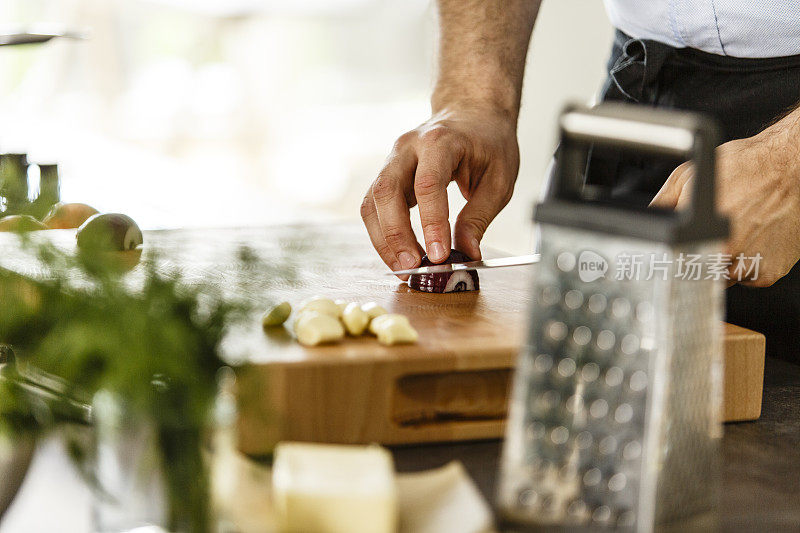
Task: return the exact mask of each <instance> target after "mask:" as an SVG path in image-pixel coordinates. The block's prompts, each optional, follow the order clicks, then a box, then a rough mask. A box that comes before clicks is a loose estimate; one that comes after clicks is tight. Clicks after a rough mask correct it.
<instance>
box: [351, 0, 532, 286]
mask: <svg viewBox="0 0 800 533" xmlns="http://www.w3.org/2000/svg"><path fill="white" fill-rule="evenodd" d="M540 1H541V0H438V2H437V5H438V8H439V26H440V30H441V31H440V38H439V71H438V75H437V79H436V87H435V89H434V92H433V96H432V97H431V109H432V116H431V118H430V119H429V120H428V121H426V122H425V123H423V124H422V125H420V126H419V127H417V128H416V129H413V130H411V131H410V132H408V133H406V134H404V135H403V136H401V137H400V139H398V141H397V142H396V143H395V145H394V149H393V150H392V152H391V154H389V158H388V160H387V161H386V165H385V166H384V167H383V170H381V172H380V174H379V175H378V179H376V180H375V182H374V183H373V184H372V186H371V187H370V189H369V191H368V192H367V195H366V196H365V198H364V202H363V203H362V204H361V217H362V218H363V219H364V224H365V225H366V227H367V230H368V232H369V236H370V239H371V240H372V244H373V245H374V246H375V249H376V250H377V251H378V253H379V254H380V256H381V258H382V259H383V261H384V262H385V263H386V264H387V265H388V266H389V267H390V268H391V269H392V270H400V269H406V268H414V267H416V266H417V265H419V263H420V260H421V258H422V254H423V253H424V251H425V250H427V253H428V257H429V258H430V259H431V261H433V262H435V263H440V262H442V261H444V260H445V259H447V257H448V255H449V254H450V248H451V247H452V245H451V234H450V222H449V210H448V207H447V185H448V184H449V183H450V182H451V181H456V182H457V183H458V187H459V189H461V194H463V195H464V198H466V199H467V205H466V206H465V207H464V209H463V210H462V211H461V213H460V214H459V215H458V219H457V220H456V223H455V247H456V248H458V249H459V250H461V251H462V252H464V253H466V254H467V255H469V256H470V257H472V258H473V259H479V258H480V256H481V250H480V247H479V245H480V241H481V238H482V237H483V233H484V232H485V231H486V227H487V226H488V225H489V223H490V222H491V221H492V220H493V219H494V217H495V216H497V213H499V212H500V210H501V209H502V208H503V207H504V206H505V205H506V204H507V203H508V201H509V200H510V198H511V193H512V192H513V190H514V181H516V178H517V171H518V170H519V148H518V146H517V116H518V114H519V104H520V93H521V91H522V78H523V73H524V70H525V57H526V55H527V52H528V43H529V41H530V36H531V31H532V30H533V23H534V21H535V20H536V15H537V13H538V11H539V4H540ZM417 204H419V214H420V219H421V221H422V230H423V233H424V237H425V249H424V250H423V248H422V247H421V246H420V245H419V244H418V242H417V238H416V237H415V236H414V232H413V231H412V230H411V219H410V217H409V209H411V208H412V207H413V206H415V205H417Z"/></svg>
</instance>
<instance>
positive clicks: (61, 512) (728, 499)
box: [0, 359, 800, 533]
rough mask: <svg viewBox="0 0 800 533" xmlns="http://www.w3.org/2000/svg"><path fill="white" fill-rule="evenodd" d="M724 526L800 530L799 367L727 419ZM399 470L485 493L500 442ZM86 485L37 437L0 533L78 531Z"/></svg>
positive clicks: (408, 459) (778, 371) (777, 365)
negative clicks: (444, 476) (455, 479)
mask: <svg viewBox="0 0 800 533" xmlns="http://www.w3.org/2000/svg"><path fill="white" fill-rule="evenodd" d="M722 448H723V456H724V473H723V483H722V488H723V495H722V503H721V513H720V514H721V519H722V525H723V531H746V532H751V531H769V532H781V531H787V532H788V531H792V532H796V531H799V530H800V365H798V364H792V363H788V362H785V361H781V360H777V359H767V364H766V373H765V385H764V405H763V411H762V414H761V418H760V419H759V420H758V421H755V422H742V423H737V424H727V425H726V426H725V437H724V438H723V446H722ZM392 451H393V453H394V457H395V461H396V466H397V468H398V470H400V471H403V472H408V471H414V470H424V469H429V468H434V467H437V466H441V465H443V464H445V463H447V462H449V461H452V460H460V461H461V462H462V463H464V465H465V466H466V468H467V470H468V472H469V473H470V475H471V476H472V478H473V479H474V480H475V482H476V484H477V485H478V487H479V489H480V490H481V492H482V493H483V494H484V495H485V496H486V497H487V498H491V495H492V493H493V492H494V488H495V483H496V472H497V464H498V460H499V456H500V441H497V440H492V441H483V442H464V443H458V444H436V445H422V446H406V447H395V448H393V449H392ZM90 505H91V497H90V493H89V489H88V488H87V487H86V485H85V484H84V483H83V481H81V479H80V477H79V476H78V475H77V473H75V470H74V469H73V468H72V466H71V465H70V463H69V460H68V459H67V456H66V454H65V453H64V451H63V448H62V447H61V446H60V445H59V444H58V443H57V442H55V441H54V440H50V441H47V442H45V443H44V445H43V446H41V447H40V449H39V452H38V454H37V456H36V458H35V459H34V462H33V465H32V467H31V470H30V472H29V474H28V477H27V479H26V480H25V483H24V484H23V486H22V489H21V491H20V494H19V495H18V496H17V499H16V500H15V501H14V503H13V504H12V506H11V508H10V509H9V511H8V513H7V515H6V516H5V517H4V518H3V520H2V521H0V533H39V532H41V531H59V532H60V533H71V532H75V533H85V532H86V531H89V530H90V527H91V520H90V518H91V517H90V510H91V509H90Z"/></svg>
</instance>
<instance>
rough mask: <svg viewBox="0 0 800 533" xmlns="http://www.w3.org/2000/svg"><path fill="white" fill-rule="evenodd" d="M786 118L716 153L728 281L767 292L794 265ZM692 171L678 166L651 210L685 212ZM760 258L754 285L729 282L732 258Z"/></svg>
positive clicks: (799, 254) (797, 183)
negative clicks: (727, 227) (726, 223)
mask: <svg viewBox="0 0 800 533" xmlns="http://www.w3.org/2000/svg"><path fill="white" fill-rule="evenodd" d="M796 113H800V111H795V112H794V113H793V114H792V115H789V116H788V117H786V118H784V119H783V120H781V121H780V122H778V123H776V124H775V125H773V126H771V127H769V128H767V129H765V130H764V131H762V132H761V133H759V134H758V135H755V136H753V137H749V138H746V139H740V140H735V141H730V142H727V143H725V144H722V145H720V146H719V147H718V148H717V205H718V207H719V209H720V211H721V212H722V213H724V214H725V215H727V216H728V217H730V220H731V236H730V239H729V240H728V249H727V253H729V254H731V257H732V258H733V260H734V264H733V265H731V268H730V273H731V279H732V280H734V281H741V282H742V283H743V284H746V285H751V286H754V287H768V286H770V285H772V284H773V283H775V282H776V281H778V280H779V279H780V278H782V277H783V276H785V275H786V274H787V273H788V272H789V270H790V269H791V268H792V267H793V266H794V264H795V263H797V261H798V259H800V137H798V131H796V130H797V125H796V123H797V117H794V115H795V114H796ZM693 173H694V172H693V168H692V165H691V164H690V163H684V164H683V165H681V166H679V167H678V168H677V169H675V171H674V172H673V173H672V175H671V176H670V177H669V179H668V180H667V182H666V183H665V184H664V186H663V187H662V188H661V190H660V191H659V193H658V194H657V195H656V196H655V198H654V199H653V202H652V204H651V205H656V206H660V207H666V208H678V209H680V208H681V207H683V206H685V205H686V204H687V203H688V202H689V201H691V200H690V192H691V189H692V179H693ZM740 254H742V255H743V256H744V257H755V256H756V254H761V256H762V260H761V263H760V265H759V271H758V277H757V278H756V279H749V280H738V279H735V275H734V272H735V269H736V264H735V263H736V257H737V256H739V255H740Z"/></svg>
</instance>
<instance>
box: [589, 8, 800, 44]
mask: <svg viewBox="0 0 800 533" xmlns="http://www.w3.org/2000/svg"><path fill="white" fill-rule="evenodd" d="M604 1H605V5H606V10H607V11H608V16H609V19H610V20H611V23H612V24H613V25H614V26H615V27H617V28H618V29H620V30H622V31H624V32H625V33H627V34H628V35H630V36H632V37H636V38H638V39H652V40H655V41H660V42H662V43H665V44H668V45H670V46H673V47H676V48H685V47H688V48H696V49H698V50H702V51H704V52H709V53H712V54H719V55H728V56H733V57H780V56H790V55H796V54H800V0H768V1H759V0H604Z"/></svg>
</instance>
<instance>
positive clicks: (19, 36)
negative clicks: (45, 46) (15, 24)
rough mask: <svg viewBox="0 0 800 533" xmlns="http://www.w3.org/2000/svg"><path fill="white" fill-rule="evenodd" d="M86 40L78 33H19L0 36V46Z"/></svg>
mask: <svg viewBox="0 0 800 533" xmlns="http://www.w3.org/2000/svg"><path fill="white" fill-rule="evenodd" d="M57 38H62V39H76V40H81V39H86V36H85V35H83V34H81V33H78V32H68V31H65V32H20V33H3V34H0V46H15V45H20V44H41V43H46V42H48V41H50V40H51V39H57Z"/></svg>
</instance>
